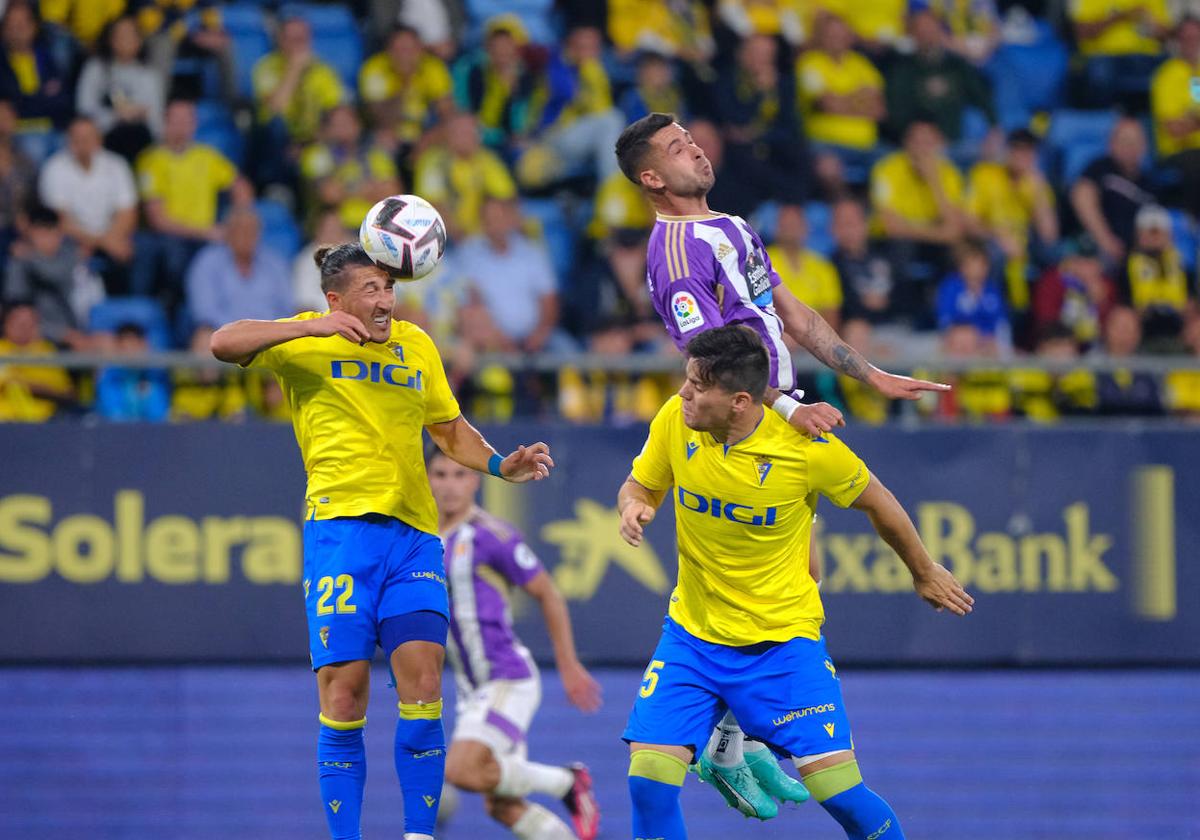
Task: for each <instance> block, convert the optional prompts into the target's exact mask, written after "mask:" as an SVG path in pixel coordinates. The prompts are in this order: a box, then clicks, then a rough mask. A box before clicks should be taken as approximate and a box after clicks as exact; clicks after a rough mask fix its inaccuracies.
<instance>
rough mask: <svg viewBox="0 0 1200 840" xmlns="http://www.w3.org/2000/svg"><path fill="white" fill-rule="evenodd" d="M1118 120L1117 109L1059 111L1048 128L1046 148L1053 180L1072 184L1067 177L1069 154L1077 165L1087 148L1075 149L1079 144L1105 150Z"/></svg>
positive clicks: (1080, 168) (1047, 162)
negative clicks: (1083, 149) (1084, 149)
mask: <svg viewBox="0 0 1200 840" xmlns="http://www.w3.org/2000/svg"><path fill="white" fill-rule="evenodd" d="M1116 123H1117V114H1116V112H1114V111H1072V110H1067V109H1064V110H1060V111H1056V112H1055V113H1054V116H1053V117H1052V118H1051V120H1050V129H1049V131H1047V132H1046V139H1045V148H1044V151H1043V154H1044V155H1045V157H1044V161H1045V163H1046V171H1047V173H1048V174H1049V175H1050V179H1051V181H1053V182H1056V183H1058V184H1060V185H1063V186H1069V185H1070V181H1067V180H1064V179H1065V177H1066V163H1067V157H1068V155H1069V154H1070V155H1073V162H1074V163H1075V164H1076V165H1077V164H1078V163H1079V162H1080V160H1081V159H1082V157H1083V156H1084V154H1085V152H1084V151H1073V150H1075V149H1077V147H1086V149H1087V150H1088V151H1089V152H1090V151H1091V150H1092V149H1095V148H1097V147H1099V148H1100V149H1101V150H1102V153H1103V149H1105V148H1107V146H1108V135H1109V134H1110V133H1111V132H1112V129H1113V126H1114V125H1116ZM1093 156H1094V155H1093ZM1086 165H1087V164H1086V163H1084V164H1083V166H1086ZM1082 169H1083V167H1082V166H1080V167H1079V169H1078V170H1077V171H1076V172H1075V174H1076V175H1078V173H1079V171H1082Z"/></svg>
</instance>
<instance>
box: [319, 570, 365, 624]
mask: <svg viewBox="0 0 1200 840" xmlns="http://www.w3.org/2000/svg"><path fill="white" fill-rule="evenodd" d="M335 589H340V590H341V591H342V594H341V595H338V598H337V601H336V603H335V605H333V606H331V605H330V604H329V599H330V598H331V597H333V591H334V590H335ZM317 591H318V592H320V593H321V596H320V597H319V598H317V615H329V614H330V613H331V612H335V611H336V612H339V613H353V612H358V607H356V606H354V604H351V603H350V599H351V598H352V597H354V578H352V577H350V575H338V576H337V580H334V579H333V577H332V576H330V575H326V576H325V577H323V578H321V579H320V580H318V581H317Z"/></svg>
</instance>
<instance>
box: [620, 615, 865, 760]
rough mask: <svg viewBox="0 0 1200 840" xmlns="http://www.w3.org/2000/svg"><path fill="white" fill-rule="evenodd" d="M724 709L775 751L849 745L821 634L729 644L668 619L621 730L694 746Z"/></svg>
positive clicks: (641, 738)
mask: <svg viewBox="0 0 1200 840" xmlns="http://www.w3.org/2000/svg"><path fill="white" fill-rule="evenodd" d="M727 708H728V709H730V710H731V711H732V712H733V714H734V716H735V717H736V718H737V720H738V723H739V724H741V727H742V730H743V731H744V732H745V733H746V734H747V735H750V736H751V737H753V738H757V739H758V740H760V741H765V742H766V743H767V744H769V745H770V746H771V747H772V748H774V749H775V750H776V751H777V752H779V753H783V754H786V755H791V756H796V757H798V758H799V757H803V756H806V755H819V754H821V753H827V752H834V751H837V750H848V749H851V748H852V740H851V737H850V721H849V719H848V718H847V717H846V709H845V704H844V703H843V702H842V686H841V680H840V679H838V676H837V669H836V668H834V665H833V660H831V659H830V658H829V654H828V653H826V651H825V640H824V639H823V638H822V639H817V640H813V639H803V638H797V639H792V640H791V641H787V642H778V643H765V644H761V645H752V646H750V647H730V646H728V645H718V644H713V643H712V642H706V641H703V640H702V639H698V638H696V637H695V636H693V635H691V634H690V633H688V632H687V631H686V630H684V629H683V628H682V627H681V626H680V625H679V624H677V623H675V622H674V621H672V620H671V619H670V618H668V619H667V620H666V621H665V622H664V623H663V633H662V636H661V638H660V639H659V642H658V647H657V648H655V650H654V655H653V657H652V658H651V661H650V665H649V667H647V668H646V673H645V675H644V677H643V679H642V684H641V687H640V688H639V689H638V692H637V698H636V700H635V701H634V704H633V711H632V712H631V713H630V715H629V723H628V725H627V726H626V727H625V733H624V734H623V735H622V737H623V738H624V739H625V740H626V741H630V742H632V741H638V742H641V743H644V744H663V745H674V746H685V747H691V748H692V749H694V750H697V752H699V751H700V750H703V749H704V746H705V745H706V744H707V743H708V738H709V735H711V734H712V729H713V727H714V726H715V725H716V723H717V721H719V720H720V719H721V717H722V715H724V714H725V710H726V709H727Z"/></svg>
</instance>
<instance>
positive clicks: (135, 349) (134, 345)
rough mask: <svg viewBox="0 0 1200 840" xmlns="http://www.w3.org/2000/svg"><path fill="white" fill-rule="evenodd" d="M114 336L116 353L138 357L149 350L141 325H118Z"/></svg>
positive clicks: (125, 323) (129, 322)
mask: <svg viewBox="0 0 1200 840" xmlns="http://www.w3.org/2000/svg"><path fill="white" fill-rule="evenodd" d="M115 334H116V337H117V341H116V350H117V352H118V353H125V354H128V355H140V354H142V353H145V352H146V351H147V350H149V349H150V345H149V343H148V342H147V341H146V329H145V328H144V327H143V326H142V325H141V324H138V323H135V322H133V321H126V322H124V323H121V324H118V325H117V329H116V330H115Z"/></svg>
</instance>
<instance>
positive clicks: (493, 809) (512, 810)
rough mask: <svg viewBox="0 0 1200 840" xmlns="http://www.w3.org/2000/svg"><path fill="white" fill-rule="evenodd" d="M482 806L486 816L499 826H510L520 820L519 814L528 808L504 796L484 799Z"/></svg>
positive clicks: (522, 803) (519, 801) (521, 802)
mask: <svg viewBox="0 0 1200 840" xmlns="http://www.w3.org/2000/svg"><path fill="white" fill-rule="evenodd" d="M483 806H484V808H485V809H486V810H487V813H488V816H489V817H491V818H492V819H494V820H495V821H496V822H498V823H500V824H501V825H507V826H512V825H513V824H514V823H516V821H517V820H519V819H521V814H522V813H523V812H524V811H525V809H526V808H527V807H528V806H527V805H526V804H525V803H524V802H523V801H521V800H520V799H510V798H509V797H505V796H487V797H484V800H483Z"/></svg>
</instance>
